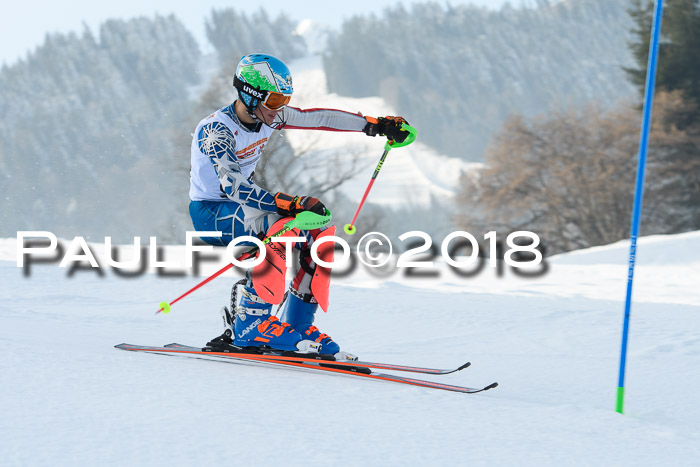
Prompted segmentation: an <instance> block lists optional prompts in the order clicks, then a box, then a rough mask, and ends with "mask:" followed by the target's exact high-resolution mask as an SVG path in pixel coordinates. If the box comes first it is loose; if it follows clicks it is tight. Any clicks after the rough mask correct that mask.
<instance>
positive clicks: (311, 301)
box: [282, 227, 357, 360]
mask: <svg viewBox="0 0 700 467" xmlns="http://www.w3.org/2000/svg"><path fill="white" fill-rule="evenodd" d="M334 233H335V227H331V228H329V229H324V230H319V229H317V230H312V231H309V232H306V234H307V238H308V241H307V242H306V243H305V244H304V245H303V246H302V248H301V253H300V254H299V262H300V264H299V271H298V272H297V274H296V276H295V278H294V280H293V281H292V283H291V284H290V288H289V294H288V296H287V300H286V302H285V305H284V312H283V314H282V319H283V321H285V322H287V323H289V324H291V325H292V327H293V328H294V329H296V330H297V331H298V332H299V333H301V336H302V337H303V338H304V339H310V340H313V341H315V342H318V343H320V344H321V349H320V350H319V353H322V354H330V355H336V358H343V359H351V360H356V359H357V357H355V356H354V355H352V354H348V353H346V352H340V346H339V345H338V344H337V343H336V342H335V341H333V339H332V338H331V337H330V336H329V335H328V334H325V333H322V332H321V331H319V329H318V328H317V327H316V326H314V324H313V323H314V318H315V316H316V311H317V310H318V308H319V303H320V304H321V306H322V307H323V308H324V309H326V308H327V307H328V287H329V283H330V270H329V269H328V268H323V267H321V266H319V265H317V264H315V263H314V262H313V260H312V258H311V246H312V245H313V242H314V241H318V240H320V239H321V238H323V237H326V236H331V235H333V234H334ZM333 246H334V244H333V242H326V243H324V244H323V245H321V247H320V248H318V257H319V259H321V260H323V261H325V262H328V263H331V262H333Z"/></svg>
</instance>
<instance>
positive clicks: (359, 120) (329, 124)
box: [279, 106, 408, 143]
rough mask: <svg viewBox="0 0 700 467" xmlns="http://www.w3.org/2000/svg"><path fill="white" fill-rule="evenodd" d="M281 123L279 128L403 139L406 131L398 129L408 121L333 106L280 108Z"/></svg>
mask: <svg viewBox="0 0 700 467" xmlns="http://www.w3.org/2000/svg"><path fill="white" fill-rule="evenodd" d="M282 112H283V114H282V116H281V117H282V121H283V122H284V124H283V125H281V126H280V127H279V129H280V130H281V129H285V128H288V129H301V130H326V131H362V132H364V133H365V134H366V135H368V136H376V135H380V136H386V137H387V138H389V139H391V140H396V141H398V142H400V143H401V142H403V141H404V140H405V139H406V137H407V136H408V132H407V131H405V130H402V129H401V125H402V124H403V123H408V122H406V120H405V119H404V118H403V117H379V118H373V117H363V116H362V115H361V114H354V113H351V112H345V111H344V110H334V109H306V110H302V109H298V108H296V107H290V106H287V107H285V108H284V110H283V111H282Z"/></svg>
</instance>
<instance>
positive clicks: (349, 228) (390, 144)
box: [343, 123, 417, 235]
mask: <svg viewBox="0 0 700 467" xmlns="http://www.w3.org/2000/svg"><path fill="white" fill-rule="evenodd" d="M401 129H402V130H406V131H408V136H407V137H406V139H405V140H404V141H403V143H397V142H396V141H387V142H386V144H385V145H384V152H383V153H382V157H381V159H379V163H378V164H377V168H376V169H374V173H373V174H372V178H371V179H370V181H369V184H368V185H367V188H366V189H365V194H364V195H362V200H361V201H360V205H359V206H357V210H356V211H355V215H354V216H353V218H352V221H350V223H349V224H345V228H344V229H343V230H344V231H345V233H346V234H348V235H354V234H355V232H357V228H356V227H355V221H356V220H357V216H359V215H360V210H362V206H363V205H364V204H365V201H366V200H367V195H369V192H370V190H371V189H372V185H374V182H375V180H377V175H379V171H380V170H381V169H382V165H384V161H385V160H386V156H388V155H389V151H390V150H391V149H392V148H401V147H403V146H408V145H409V144H411V143H412V142H414V141H415V140H416V133H417V131H416V129H415V128H413V127H412V126H410V125H408V124H407V123H404V124H402V125H401Z"/></svg>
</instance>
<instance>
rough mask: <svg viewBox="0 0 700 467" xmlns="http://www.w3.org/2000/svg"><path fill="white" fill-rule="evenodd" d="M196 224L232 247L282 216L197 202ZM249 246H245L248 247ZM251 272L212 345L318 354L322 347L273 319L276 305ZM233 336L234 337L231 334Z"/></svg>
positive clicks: (237, 291)
mask: <svg viewBox="0 0 700 467" xmlns="http://www.w3.org/2000/svg"><path fill="white" fill-rule="evenodd" d="M190 214H191V216H192V223H193V224H194V226H195V228H196V229H197V230H200V231H201V230H212V231H219V232H221V233H222V236H221V238H205V239H204V240H205V241H207V242H208V243H212V244H214V245H222V246H223V245H228V244H229V243H230V242H231V241H232V240H233V239H234V238H236V237H240V236H243V235H250V236H254V237H260V236H263V235H264V234H265V233H266V232H267V230H268V228H269V226H270V225H272V224H273V223H274V222H275V221H276V220H277V219H279V218H280V216H278V215H276V214H270V213H268V212H265V211H260V210H257V209H254V208H250V207H248V206H241V205H239V204H238V203H234V202H208V201H198V202H195V201H193V202H192V203H190ZM244 244H245V243H241V245H244ZM251 277H252V276H251V274H250V269H249V270H247V271H246V279H245V280H243V281H240V282H238V283H236V284H234V286H233V290H232V291H231V308H230V310H229V309H228V308H226V307H224V308H222V310H221V315H222V318H223V321H224V329H225V331H224V334H223V335H222V336H220V337H218V338H216V339H213V340H212V341H211V342H210V344H211V345H214V346H216V345H223V346H225V345H227V344H228V343H230V342H231V340H232V341H233V344H234V345H236V346H239V347H261V346H268V347H270V348H273V349H277V350H293V351H303V352H315V351H317V350H318V348H319V347H320V345H319V344H317V343H315V342H313V341H310V340H304V339H302V337H301V335H300V334H299V333H298V332H296V331H295V330H294V329H293V328H292V327H291V326H289V325H288V324H286V323H282V322H280V320H279V319H278V318H277V317H276V316H272V314H271V310H272V305H271V304H269V303H267V302H265V301H264V300H263V299H261V298H260V297H259V296H258V295H257V294H256V293H255V289H254V288H253V283H252V279H251ZM231 334H232V335H231Z"/></svg>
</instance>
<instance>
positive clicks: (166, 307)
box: [160, 302, 170, 313]
mask: <svg viewBox="0 0 700 467" xmlns="http://www.w3.org/2000/svg"><path fill="white" fill-rule="evenodd" d="M160 309H161V310H163V313H170V303H168V302H160Z"/></svg>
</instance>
